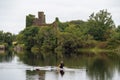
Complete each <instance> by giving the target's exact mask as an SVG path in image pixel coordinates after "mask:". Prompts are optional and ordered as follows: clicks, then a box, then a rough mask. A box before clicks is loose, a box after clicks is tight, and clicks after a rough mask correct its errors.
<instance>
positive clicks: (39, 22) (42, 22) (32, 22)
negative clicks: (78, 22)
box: [26, 12, 57, 27]
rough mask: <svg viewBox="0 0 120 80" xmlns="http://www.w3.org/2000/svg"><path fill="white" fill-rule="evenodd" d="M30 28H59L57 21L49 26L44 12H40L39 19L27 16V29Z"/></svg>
mask: <svg viewBox="0 0 120 80" xmlns="http://www.w3.org/2000/svg"><path fill="white" fill-rule="evenodd" d="M29 26H39V27H41V26H53V27H57V23H56V20H55V21H54V22H53V23H51V24H47V23H46V19H45V14H44V12H38V18H36V17H35V15H32V14H29V15H27V16H26V27H29Z"/></svg>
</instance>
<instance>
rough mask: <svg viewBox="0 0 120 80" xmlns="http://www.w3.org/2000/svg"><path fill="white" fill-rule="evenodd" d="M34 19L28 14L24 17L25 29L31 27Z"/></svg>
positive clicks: (33, 16)
mask: <svg viewBox="0 0 120 80" xmlns="http://www.w3.org/2000/svg"><path fill="white" fill-rule="evenodd" d="M34 19H35V15H32V14H29V15H28V16H26V27H30V26H32V25H33V20H34Z"/></svg>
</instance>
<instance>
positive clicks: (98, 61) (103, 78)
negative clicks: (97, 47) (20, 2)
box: [19, 52, 120, 80]
mask: <svg viewBox="0 0 120 80" xmlns="http://www.w3.org/2000/svg"><path fill="white" fill-rule="evenodd" d="M19 56H20V60H21V61H23V62H24V63H25V64H29V65H33V66H36V65H37V66H57V65H58V64H59V62H60V60H61V59H59V58H56V56H55V55H48V56H46V57H43V56H42V55H41V56H40V55H39V56H36V55H33V54H31V53H28V52H27V53H24V54H19ZM63 60H64V63H65V66H66V67H74V68H75V67H76V68H82V67H87V69H88V71H87V74H88V76H89V77H90V78H91V80H110V79H112V77H113V75H114V71H115V69H116V70H118V69H119V72H120V55H117V54H114V53H99V54H97V55H92V56H91V55H90V54H89V55H77V56H75V55H74V56H71V57H70V56H69V57H65V56H64V57H63Z"/></svg>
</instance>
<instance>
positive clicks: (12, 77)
mask: <svg viewBox="0 0 120 80" xmlns="http://www.w3.org/2000/svg"><path fill="white" fill-rule="evenodd" d="M60 60H61V59H58V58H56V57H55V56H53V55H49V56H48V57H45V58H43V57H37V58H36V57H35V56H33V55H30V54H29V55H25V54H19V55H17V54H15V53H13V52H6V53H0V80H119V79H120V56H119V55H114V54H113V53H109V54H108V53H107V54H106V53H101V54H99V55H92V56H89V55H87V56H80V55H79V56H77V57H69V58H65V57H64V58H63V60H64V63H65V69H66V68H67V69H68V70H67V69H66V70H64V74H61V73H60V72H59V71H56V70H32V69H33V68H34V67H36V66H41V67H46V66H47V68H51V66H53V67H55V66H56V65H58V63H59V62H60Z"/></svg>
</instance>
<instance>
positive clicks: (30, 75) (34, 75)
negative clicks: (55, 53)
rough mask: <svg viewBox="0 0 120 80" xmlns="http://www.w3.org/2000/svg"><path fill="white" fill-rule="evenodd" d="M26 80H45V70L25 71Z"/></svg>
mask: <svg viewBox="0 0 120 80" xmlns="http://www.w3.org/2000/svg"><path fill="white" fill-rule="evenodd" d="M26 74H27V75H26V80H45V71H30V70H27V71H26Z"/></svg>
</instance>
